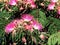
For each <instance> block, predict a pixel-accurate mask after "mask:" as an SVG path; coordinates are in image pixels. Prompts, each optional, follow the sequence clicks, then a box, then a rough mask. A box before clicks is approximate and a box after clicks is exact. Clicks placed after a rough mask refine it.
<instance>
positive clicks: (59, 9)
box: [57, 6, 60, 14]
mask: <svg viewBox="0 0 60 45" xmlns="http://www.w3.org/2000/svg"><path fill="white" fill-rule="evenodd" d="M57 13H58V14H60V6H59V7H57Z"/></svg>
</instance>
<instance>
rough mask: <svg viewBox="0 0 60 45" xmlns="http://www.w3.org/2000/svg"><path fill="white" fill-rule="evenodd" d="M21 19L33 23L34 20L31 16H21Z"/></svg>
mask: <svg viewBox="0 0 60 45" xmlns="http://www.w3.org/2000/svg"><path fill="white" fill-rule="evenodd" d="M21 18H22V19H23V20H24V21H27V22H28V21H31V20H32V19H33V16H31V15H30V14H23V15H22V16H21Z"/></svg>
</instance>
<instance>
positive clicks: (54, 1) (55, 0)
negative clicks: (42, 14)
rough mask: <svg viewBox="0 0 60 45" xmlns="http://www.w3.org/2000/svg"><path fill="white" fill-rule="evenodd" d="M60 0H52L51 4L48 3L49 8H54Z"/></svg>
mask: <svg viewBox="0 0 60 45" xmlns="http://www.w3.org/2000/svg"><path fill="white" fill-rule="evenodd" d="M57 1H58V0H50V4H49V5H48V9H49V10H54V7H55V3H57Z"/></svg>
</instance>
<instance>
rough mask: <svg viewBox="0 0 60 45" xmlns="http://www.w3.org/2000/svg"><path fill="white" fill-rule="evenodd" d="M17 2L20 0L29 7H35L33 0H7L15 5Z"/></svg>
mask: <svg viewBox="0 0 60 45" xmlns="http://www.w3.org/2000/svg"><path fill="white" fill-rule="evenodd" d="M18 2H20V3H21V4H23V5H25V6H29V7H30V8H36V4H35V2H34V0H20V1H19V0H10V1H9V5H12V6H13V5H17V4H18Z"/></svg>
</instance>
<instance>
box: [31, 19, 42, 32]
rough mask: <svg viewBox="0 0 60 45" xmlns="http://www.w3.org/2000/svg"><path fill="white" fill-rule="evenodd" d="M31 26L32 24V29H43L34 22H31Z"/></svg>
mask: <svg viewBox="0 0 60 45" xmlns="http://www.w3.org/2000/svg"><path fill="white" fill-rule="evenodd" d="M31 24H32V26H33V28H34V29H37V30H40V31H41V30H42V29H43V26H42V24H40V23H38V22H37V21H36V20H33V21H31Z"/></svg>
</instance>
